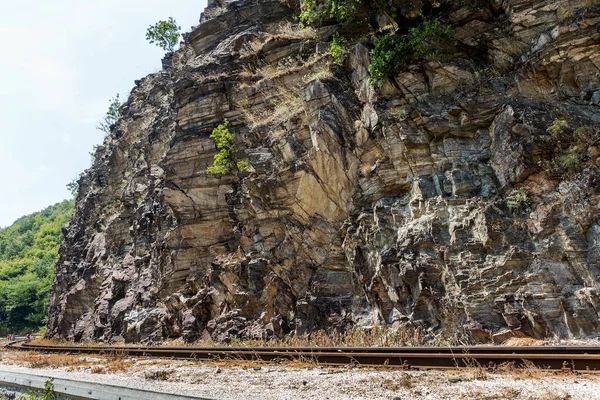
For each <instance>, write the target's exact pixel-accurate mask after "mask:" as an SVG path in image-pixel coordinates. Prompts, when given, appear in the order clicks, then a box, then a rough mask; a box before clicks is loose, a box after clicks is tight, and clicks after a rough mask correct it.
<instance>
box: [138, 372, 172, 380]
mask: <svg viewBox="0 0 600 400" xmlns="http://www.w3.org/2000/svg"><path fill="white" fill-rule="evenodd" d="M173 372H175V371H174V370H172V369H159V370H156V371H147V372H145V373H144V378H146V379H148V380H151V381H167V380H169V377H170V376H171V375H172V374H173Z"/></svg>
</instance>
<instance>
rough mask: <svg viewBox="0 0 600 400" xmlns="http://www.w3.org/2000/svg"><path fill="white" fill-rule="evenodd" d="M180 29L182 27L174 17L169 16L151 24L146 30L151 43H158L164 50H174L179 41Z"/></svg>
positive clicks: (147, 38)
mask: <svg viewBox="0 0 600 400" xmlns="http://www.w3.org/2000/svg"><path fill="white" fill-rule="evenodd" d="M179 31H181V27H180V26H178V25H177V22H176V21H175V20H174V19H173V18H171V17H169V19H168V20H167V21H158V22H157V23H156V24H154V25H151V26H150V27H149V28H148V30H147V31H146V40H147V41H148V42H149V43H151V44H156V45H157V46H158V47H160V48H161V49H163V50H164V51H167V52H172V51H173V50H174V49H175V45H176V44H177V42H178V41H179Z"/></svg>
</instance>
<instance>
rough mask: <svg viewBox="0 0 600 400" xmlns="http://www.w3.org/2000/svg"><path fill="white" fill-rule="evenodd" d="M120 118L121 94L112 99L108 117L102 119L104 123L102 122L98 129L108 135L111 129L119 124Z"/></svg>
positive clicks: (107, 112)
mask: <svg viewBox="0 0 600 400" xmlns="http://www.w3.org/2000/svg"><path fill="white" fill-rule="evenodd" d="M120 117H121V101H120V100H119V94H118V93H117V95H116V96H115V97H113V98H112V99H110V104H109V105H108V111H106V115H105V116H104V118H102V121H100V123H99V124H98V126H97V127H96V129H98V130H100V131H102V132H104V133H106V134H107V135H108V134H109V133H110V130H111V127H112V126H113V125H114V124H116V123H117V121H118V120H119V118H120Z"/></svg>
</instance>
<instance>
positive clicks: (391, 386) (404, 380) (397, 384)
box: [382, 374, 414, 392]
mask: <svg viewBox="0 0 600 400" xmlns="http://www.w3.org/2000/svg"><path fill="white" fill-rule="evenodd" d="M382 386H383V387H384V388H386V389H387V390H391V391H394V392H396V391H398V390H400V389H410V388H412V387H413V386H414V382H413V378H412V376H410V375H409V374H402V375H401V376H400V378H399V379H391V378H386V379H384V380H383V383H382Z"/></svg>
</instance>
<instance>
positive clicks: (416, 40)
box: [369, 19, 454, 87]
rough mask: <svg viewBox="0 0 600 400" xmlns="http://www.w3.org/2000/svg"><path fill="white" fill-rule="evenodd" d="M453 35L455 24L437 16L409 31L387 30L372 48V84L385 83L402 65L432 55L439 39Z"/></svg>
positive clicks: (370, 68)
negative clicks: (448, 24)
mask: <svg viewBox="0 0 600 400" xmlns="http://www.w3.org/2000/svg"><path fill="white" fill-rule="evenodd" d="M453 35H454V33H453V29H452V27H451V26H444V25H442V24H441V22H440V21H439V19H433V20H431V21H425V22H423V23H422V24H420V25H418V26H416V27H413V28H411V29H410V30H409V32H408V34H407V35H397V34H394V33H387V34H385V35H383V36H381V37H380V38H378V39H377V40H376V41H375V48H374V49H373V50H372V51H371V59H372V60H371V65H370V66H369V73H370V75H371V83H372V85H373V86H376V87H381V86H382V85H383V83H384V81H385V80H386V79H387V78H389V77H390V76H392V74H393V73H394V72H396V71H397V70H398V69H399V68H400V66H402V65H404V64H406V63H407V62H409V61H413V60H418V59H423V58H426V57H428V56H429V55H431V54H432V53H433V52H434V48H435V45H436V44H437V43H439V42H440V41H441V40H444V39H450V38H452V36H453Z"/></svg>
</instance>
